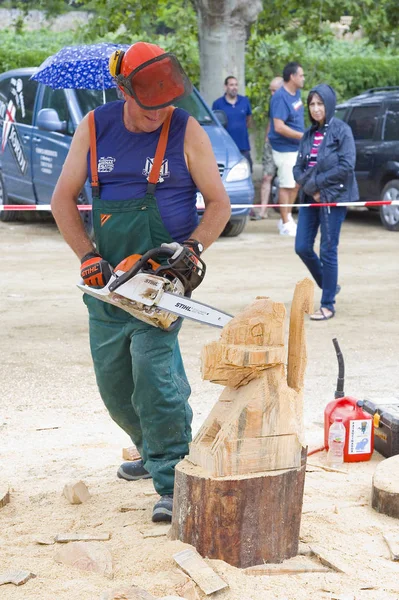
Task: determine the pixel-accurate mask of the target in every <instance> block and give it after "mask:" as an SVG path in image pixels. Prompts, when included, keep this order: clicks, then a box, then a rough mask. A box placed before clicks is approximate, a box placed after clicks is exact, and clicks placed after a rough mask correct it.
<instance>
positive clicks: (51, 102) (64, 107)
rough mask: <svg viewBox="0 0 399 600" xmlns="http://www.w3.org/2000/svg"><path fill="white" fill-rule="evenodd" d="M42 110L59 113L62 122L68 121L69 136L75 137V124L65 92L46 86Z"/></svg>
mask: <svg viewBox="0 0 399 600" xmlns="http://www.w3.org/2000/svg"><path fill="white" fill-rule="evenodd" d="M42 108H52V109H54V110H55V111H56V112H57V114H58V116H59V119H60V121H66V123H67V131H66V132H67V133H68V134H69V135H73V131H74V129H73V123H72V119H71V115H70V113H69V108H68V102H67V99H66V97H65V92H64V90H53V89H51V88H50V87H47V86H46V88H45V91H44V96H43V102H42Z"/></svg>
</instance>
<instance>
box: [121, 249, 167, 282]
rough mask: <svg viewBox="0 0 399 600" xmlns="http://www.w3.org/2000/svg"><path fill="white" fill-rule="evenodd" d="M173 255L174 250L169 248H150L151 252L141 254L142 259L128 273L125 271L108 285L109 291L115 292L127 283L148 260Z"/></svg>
mask: <svg viewBox="0 0 399 600" xmlns="http://www.w3.org/2000/svg"><path fill="white" fill-rule="evenodd" d="M173 254H174V250H171V249H170V248H162V247H159V248H152V250H148V252H146V253H145V254H143V255H142V257H141V258H140V259H139V260H138V261H137V262H136V263H135V264H134V265H133V266H132V267H131V268H130V269H129V270H128V271H126V273H123V275H121V276H120V277H118V278H117V279H116V280H115V281H113V282H112V283H111V284H110V286H109V291H110V292H115V290H117V289H118V287H120V286H121V285H122V284H124V283H126V281H129V279H131V278H132V277H134V276H135V275H137V273H138V272H139V271H140V270H141V269H142V267H143V266H144V265H145V263H146V262H147V261H148V260H149V259H150V258H152V259H154V258H156V257H158V256H166V257H168V258H170V257H171V256H173Z"/></svg>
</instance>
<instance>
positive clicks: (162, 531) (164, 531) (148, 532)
mask: <svg viewBox="0 0 399 600" xmlns="http://www.w3.org/2000/svg"><path fill="white" fill-rule="evenodd" d="M169 531H170V525H167V526H162V525H160V526H159V527H154V528H153V529H140V533H142V534H143V537H145V538H155V537H162V536H163V535H168V533H169Z"/></svg>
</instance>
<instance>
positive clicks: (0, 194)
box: [0, 174, 17, 222]
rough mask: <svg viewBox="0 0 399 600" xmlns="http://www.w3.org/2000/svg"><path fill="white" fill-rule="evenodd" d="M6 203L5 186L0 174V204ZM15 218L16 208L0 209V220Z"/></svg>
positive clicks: (13, 219)
mask: <svg viewBox="0 0 399 600" xmlns="http://www.w3.org/2000/svg"><path fill="white" fill-rule="evenodd" d="M4 204H8V195H7V190H6V186H5V185H4V179H3V176H2V175H1V174H0V206H2V205H4ZM16 218H17V211H16V210H2V211H0V221H3V222H5V221H15V220H16Z"/></svg>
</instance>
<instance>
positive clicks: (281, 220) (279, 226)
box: [277, 219, 284, 231]
mask: <svg viewBox="0 0 399 600" xmlns="http://www.w3.org/2000/svg"><path fill="white" fill-rule="evenodd" d="M283 227H284V223H283V219H279V220H278V221H277V229H278V230H279V231H281V230H282V228H283Z"/></svg>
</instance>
